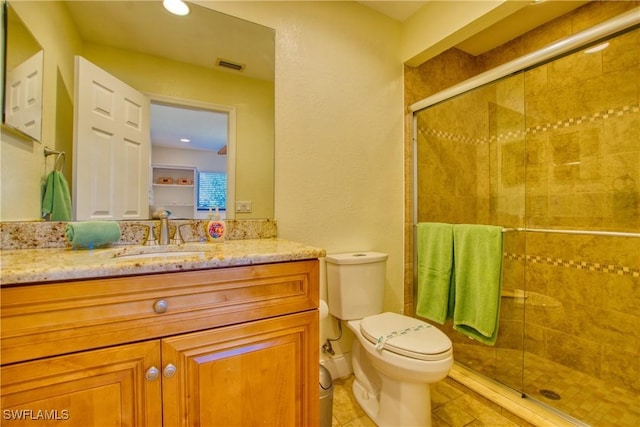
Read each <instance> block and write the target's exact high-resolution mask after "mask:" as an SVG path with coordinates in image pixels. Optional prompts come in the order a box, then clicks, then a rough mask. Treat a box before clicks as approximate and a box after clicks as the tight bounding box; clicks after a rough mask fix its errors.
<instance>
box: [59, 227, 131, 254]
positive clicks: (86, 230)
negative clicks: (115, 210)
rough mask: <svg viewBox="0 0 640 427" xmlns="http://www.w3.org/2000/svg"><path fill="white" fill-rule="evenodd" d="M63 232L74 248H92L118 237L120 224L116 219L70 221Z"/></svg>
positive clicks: (111, 241)
mask: <svg viewBox="0 0 640 427" xmlns="http://www.w3.org/2000/svg"><path fill="white" fill-rule="evenodd" d="M64 234H65V236H66V237H67V240H68V241H69V243H71V246H72V247H74V248H88V249H93V248H97V247H100V246H104V245H107V244H110V243H113V242H117V241H118V240H119V239H120V224H118V223H117V222H116V221H82V222H70V223H67V226H66V227H65V230H64Z"/></svg>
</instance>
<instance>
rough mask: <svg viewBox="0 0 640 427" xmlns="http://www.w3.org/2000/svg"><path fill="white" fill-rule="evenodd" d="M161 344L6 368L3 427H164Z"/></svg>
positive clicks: (76, 355) (115, 349) (155, 342)
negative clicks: (153, 374) (152, 375)
mask: <svg viewBox="0 0 640 427" xmlns="http://www.w3.org/2000/svg"><path fill="white" fill-rule="evenodd" d="M151 367H156V368H157V369H158V372H159V370H160V343H159V341H157V340H155V341H149V342H143V343H138V344H130V345H122V346H117V347H112V348H108V349H102V350H93V351H87V352H83V353H77V354H71V355H66V356H58V357H51V358H47V359H41V360H36V361H32V362H25V363H19V364H15V365H9V366H4V367H2V368H1V370H0V374H1V395H2V397H1V399H0V402H1V403H0V407H1V408H2V414H1V417H2V422H1V424H2V425H3V426H25V425H37V426H46V425H65V426H74V427H75V426H77V427H87V426H132V427H133V426H150V427H157V426H160V425H162V407H161V404H162V391H161V380H160V375H158V377H157V378H156V379H155V380H147V379H146V373H147V372H148V370H149V368H151Z"/></svg>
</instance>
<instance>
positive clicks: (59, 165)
mask: <svg viewBox="0 0 640 427" xmlns="http://www.w3.org/2000/svg"><path fill="white" fill-rule="evenodd" d="M64 163H65V154H64V151H63V152H61V153H58V157H56V162H55V164H54V165H53V170H56V171H58V172H64Z"/></svg>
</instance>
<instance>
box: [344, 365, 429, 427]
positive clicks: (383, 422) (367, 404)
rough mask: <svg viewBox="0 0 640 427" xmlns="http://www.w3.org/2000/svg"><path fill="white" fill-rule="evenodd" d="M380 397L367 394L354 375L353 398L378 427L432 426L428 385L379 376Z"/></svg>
mask: <svg viewBox="0 0 640 427" xmlns="http://www.w3.org/2000/svg"><path fill="white" fill-rule="evenodd" d="M380 379H381V382H382V384H381V389H380V395H379V396H376V395H375V394H373V393H371V392H369V391H367V389H366V388H365V387H363V385H362V384H361V383H360V382H359V381H358V377H357V376H356V378H355V380H354V381H353V387H352V389H353V396H354V397H355V399H356V401H357V402H358V404H359V405H360V407H361V408H362V410H363V411H364V412H365V413H366V414H367V416H368V417H369V418H371V420H373V422H375V423H376V425H378V426H379V427H397V426H403V427H405V426H406V427H409V426H415V427H431V390H430V386H429V384H423V383H407V382H398V381H395V380H391V379H389V378H387V377H385V376H384V375H380Z"/></svg>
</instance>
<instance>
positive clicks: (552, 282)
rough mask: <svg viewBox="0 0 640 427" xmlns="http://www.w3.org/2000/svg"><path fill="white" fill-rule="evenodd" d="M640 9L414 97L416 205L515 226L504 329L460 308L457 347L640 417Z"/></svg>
mask: <svg viewBox="0 0 640 427" xmlns="http://www.w3.org/2000/svg"><path fill="white" fill-rule="evenodd" d="M636 13H638V10H637V9H636ZM635 25H636V26H635V27H632V28H631V29H629V28H627V29H625V30H624V31H623V32H622V33H620V32H617V33H616V34H615V35H614V36H613V37H610V38H608V39H600V40H597V42H596V41H593V42H590V43H589V44H588V46H586V47H583V48H579V49H571V51H570V52H567V53H564V54H563V55H562V56H559V57H555V58H549V59H545V60H544V61H543V62H542V63H539V64H535V65H531V66H527V67H526V68H524V69H523V70H521V71H519V72H517V73H511V74H509V75H508V76H506V77H503V78H501V79H499V80H496V81H491V82H488V83H485V84H482V85H481V86H480V87H477V88H474V89H472V90H465V91H464V92H463V93H461V94H458V95H456V96H453V97H447V98H446V99H442V100H437V101H435V102H433V105H430V106H428V107H425V108H418V109H417V111H415V113H414V127H415V130H414V141H415V153H414V156H415V157H414V161H415V164H416V177H415V194H416V195H415V198H416V199H415V205H416V206H415V214H414V215H415V221H416V222H448V223H471V224H493V225H500V226H502V227H503V228H504V258H503V290H502V298H501V309H500V326H499V335H498V340H497V343H496V345H495V346H486V345H483V344H480V343H478V342H476V341H472V340H470V339H468V338H467V337H466V336H463V335H461V334H459V333H458V332H455V331H454V330H453V328H452V327H451V324H450V322H448V323H447V324H446V325H445V326H443V329H444V330H445V332H446V333H447V334H448V335H449V337H450V338H451V340H452V341H453V343H454V357H455V359H456V361H457V362H458V363H460V364H462V365H463V366H466V367H468V368H470V369H472V370H474V371H476V372H477V373H480V374H482V375H485V376H487V377H489V378H491V379H493V380H495V381H497V382H499V383H502V384H504V385H506V386H508V387H509V388H512V389H515V390H517V391H519V392H521V393H522V394H523V397H525V396H526V397H527V398H531V399H534V400H536V401H538V402H540V403H541V404H543V405H546V406H548V407H550V408H553V410H557V411H560V412H562V413H563V414H566V415H568V416H570V417H572V418H574V419H576V420H579V421H582V422H584V423H587V424H590V425H596V426H614V425H615V426H618V427H619V426H636V425H640V308H639V307H640V106H639V105H640V29H638V28H637V24H635Z"/></svg>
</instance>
